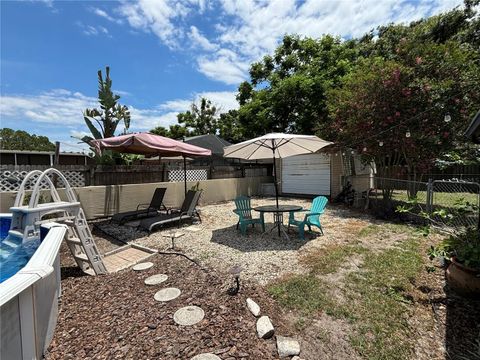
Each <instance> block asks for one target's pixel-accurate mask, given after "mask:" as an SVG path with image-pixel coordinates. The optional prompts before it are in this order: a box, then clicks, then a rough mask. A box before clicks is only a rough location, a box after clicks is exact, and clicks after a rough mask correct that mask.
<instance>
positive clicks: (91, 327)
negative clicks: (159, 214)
mask: <svg viewBox="0 0 480 360" xmlns="http://www.w3.org/2000/svg"><path fill="white" fill-rule="evenodd" d="M66 260H67V261H64V264H69V261H68V259H66ZM148 261H152V262H153V263H154V264H155V265H154V266H153V267H152V268H151V269H149V270H146V271H142V272H134V271H133V270H131V269H128V270H125V271H122V272H119V273H117V274H109V275H105V276H95V277H93V276H83V275H82V274H81V273H80V271H79V270H76V268H74V267H67V268H64V269H63V272H62V275H63V277H64V278H63V279H62V291H63V295H62V298H61V305H60V313H59V319H58V324H57V327H56V330H55V334H54V338H53V340H52V343H51V344H50V346H49V349H48V351H47V354H46V359H190V358H192V357H193V356H195V355H197V354H199V353H203V352H212V353H215V354H217V355H218V356H219V357H220V358H222V359H277V358H278V354H277V351H276V347H275V341H274V339H270V340H261V339H258V338H257V335H256V326H255V324H256V319H255V318H254V317H253V315H252V314H250V312H249V311H248V309H247V308H246V305H245V300H246V298H247V297H252V298H253V299H254V300H255V301H257V303H258V304H259V305H260V307H261V309H262V314H266V315H269V316H270V318H271V320H272V322H273V324H274V326H275V329H276V333H277V334H281V335H286V336H288V335H291V331H290V333H289V329H288V327H287V326H286V325H285V324H284V320H283V316H282V311H281V310H280V309H279V308H278V307H277V306H275V304H274V302H273V300H271V299H270V298H269V296H268V295H267V294H266V293H265V291H264V290H263V289H262V288H261V287H260V286H256V285H255V284H252V283H245V282H242V288H241V291H240V293H239V294H237V295H236V296H229V295H227V294H226V288H227V287H228V286H231V285H233V284H232V283H231V282H232V275H222V274H219V273H216V272H214V271H213V270H212V271H210V270H208V271H204V270H202V269H201V268H200V267H199V266H197V265H195V264H194V263H192V262H191V261H189V260H187V259H185V258H183V257H180V256H175V255H155V256H153V257H151V258H150V259H149V260H148ZM157 273H165V274H167V275H168V276H169V278H168V280H167V281H166V282H164V283H163V284H161V285H158V286H147V285H145V284H144V283H143V280H144V279H145V278H147V277H148V276H151V275H154V274H157ZM163 287H178V288H179V289H181V290H182V294H181V295H180V296H179V297H178V298H176V299H175V300H172V301H170V302H168V303H160V302H157V301H155V300H154V298H153V296H154V294H155V292H157V291H158V290H160V289H161V288H163ZM187 305H197V306H200V307H201V308H202V309H203V310H204V311H205V318H204V320H202V321H201V322H200V323H198V324H196V325H193V326H187V327H183V326H179V325H177V324H175V323H174V321H173V314H174V313H175V311H176V310H177V309H179V308H181V307H184V306H187Z"/></svg>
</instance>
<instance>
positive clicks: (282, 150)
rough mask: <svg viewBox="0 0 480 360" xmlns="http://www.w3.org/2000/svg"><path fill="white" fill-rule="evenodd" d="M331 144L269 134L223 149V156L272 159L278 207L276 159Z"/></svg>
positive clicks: (308, 151) (302, 137) (316, 149)
mask: <svg viewBox="0 0 480 360" xmlns="http://www.w3.org/2000/svg"><path fill="white" fill-rule="evenodd" d="M331 144H333V143H332V142H329V141H325V140H322V139H320V138H319V137H317V136H315V135H294V134H283V133H271V134H266V135H263V136H260V137H257V138H255V139H252V140H247V141H244V142H241V143H239V144H235V145H230V146H227V147H225V148H224V149H223V156H224V157H227V158H238V159H245V160H259V159H270V158H273V168H274V176H275V199H276V204H277V207H278V187H277V170H276V166H275V159H276V158H280V159H281V158H286V157H289V156H294V155H302V154H312V153H315V152H317V151H318V150H320V149H321V148H323V147H325V146H328V145H331Z"/></svg>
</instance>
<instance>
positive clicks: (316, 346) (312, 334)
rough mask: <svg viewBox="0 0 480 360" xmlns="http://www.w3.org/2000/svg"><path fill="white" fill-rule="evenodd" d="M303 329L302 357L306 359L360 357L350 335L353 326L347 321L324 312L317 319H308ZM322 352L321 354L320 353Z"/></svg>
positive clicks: (352, 358)
mask: <svg viewBox="0 0 480 360" xmlns="http://www.w3.org/2000/svg"><path fill="white" fill-rule="evenodd" d="M307 321H308V323H309V324H308V326H305V328H304V329H303V331H302V337H303V341H302V342H301V346H302V357H303V358H305V359H319V358H321V359H325V360H329V359H331V360H337V359H350V360H356V359H360V356H359V355H358V354H357V353H356V352H355V350H354V349H352V346H351V345H350V339H349V337H348V336H349V335H348V334H350V333H351V332H352V329H351V326H350V325H349V324H348V323H347V322H346V321H345V320H340V319H334V318H332V317H331V316H328V315H327V314H325V313H323V314H321V315H320V316H318V317H316V319H315V320H307ZM320 354H321V355H320Z"/></svg>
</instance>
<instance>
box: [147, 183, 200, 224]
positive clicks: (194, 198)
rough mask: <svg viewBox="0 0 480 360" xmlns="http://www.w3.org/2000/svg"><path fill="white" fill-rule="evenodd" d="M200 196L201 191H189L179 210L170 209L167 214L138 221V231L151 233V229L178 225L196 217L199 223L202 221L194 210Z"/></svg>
mask: <svg viewBox="0 0 480 360" xmlns="http://www.w3.org/2000/svg"><path fill="white" fill-rule="evenodd" d="M200 194H201V191H194V190H189V191H188V192H187V195H186V196H185V200H184V201H183V204H182V208H181V209H171V210H168V213H167V214H159V215H157V216H154V217H150V218H148V219H143V220H142V221H140V225H139V226H138V227H139V229H142V230H145V231H148V232H152V229H153V228H154V227H156V226H164V225H167V224H172V223H177V224H178V225H180V223H181V222H182V221H183V220H189V219H193V218H194V217H197V218H198V219H199V220H200V221H201V220H202V219H201V218H200V215H199V214H198V212H197V210H196V207H197V204H198V200H199V199H200Z"/></svg>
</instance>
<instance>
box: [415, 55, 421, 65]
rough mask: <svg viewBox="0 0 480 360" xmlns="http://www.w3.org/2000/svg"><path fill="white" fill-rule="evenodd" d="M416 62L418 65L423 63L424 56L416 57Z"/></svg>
mask: <svg viewBox="0 0 480 360" xmlns="http://www.w3.org/2000/svg"><path fill="white" fill-rule="evenodd" d="M415 62H416V63H417V65H420V64H421V63H422V58H421V57H420V56H417V57H416V58H415Z"/></svg>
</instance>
